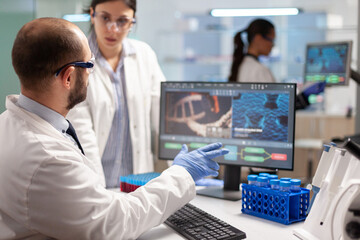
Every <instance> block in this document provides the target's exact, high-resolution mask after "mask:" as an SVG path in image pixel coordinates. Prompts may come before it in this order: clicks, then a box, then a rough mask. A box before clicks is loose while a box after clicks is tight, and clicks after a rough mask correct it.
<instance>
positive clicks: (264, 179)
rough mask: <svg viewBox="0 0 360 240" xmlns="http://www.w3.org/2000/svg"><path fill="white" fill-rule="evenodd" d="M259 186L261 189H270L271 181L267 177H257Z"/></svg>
mask: <svg viewBox="0 0 360 240" xmlns="http://www.w3.org/2000/svg"><path fill="white" fill-rule="evenodd" d="M257 184H258V186H259V187H268V186H269V179H268V178H267V177H262V176H259V177H257Z"/></svg>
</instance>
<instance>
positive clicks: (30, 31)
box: [12, 18, 84, 92]
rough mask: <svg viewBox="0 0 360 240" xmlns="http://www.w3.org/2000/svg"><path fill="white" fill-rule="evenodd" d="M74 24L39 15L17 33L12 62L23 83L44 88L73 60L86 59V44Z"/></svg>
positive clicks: (26, 85)
mask: <svg viewBox="0 0 360 240" xmlns="http://www.w3.org/2000/svg"><path fill="white" fill-rule="evenodd" d="M71 25H72V23H70V22H68V21H66V20H63V19H58V18H39V19H36V20H34V21H33V22H30V23H28V24H25V25H24V26H23V27H22V28H21V29H20V31H19V32H18V34H17V36H16V39H15V41H14V45H13V49H12V64H13V66H14V69H15V72H16V74H17V75H18V77H19V79H20V82H21V85H22V86H23V87H24V88H25V89H28V90H32V91H38V92H41V91H44V90H47V89H48V87H49V85H50V84H51V81H50V80H51V79H52V77H53V79H54V80H55V72H56V70H58V69H59V68H60V67H61V66H63V65H65V64H66V63H69V62H73V61H83V59H82V58H83V57H84V46H83V44H82V42H81V39H80V37H79V36H78V35H77V34H76V33H75V32H74V30H73V27H72V26H71Z"/></svg>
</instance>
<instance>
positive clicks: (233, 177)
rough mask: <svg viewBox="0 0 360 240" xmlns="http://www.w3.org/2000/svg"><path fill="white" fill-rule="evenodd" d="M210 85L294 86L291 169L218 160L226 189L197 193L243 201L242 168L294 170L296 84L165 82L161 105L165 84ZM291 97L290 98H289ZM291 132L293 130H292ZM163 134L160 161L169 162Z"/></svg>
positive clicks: (204, 190)
mask: <svg viewBox="0 0 360 240" xmlns="http://www.w3.org/2000/svg"><path fill="white" fill-rule="evenodd" d="M198 83H199V84H205V85H206V84H209V85H211V86H217V84H219V87H220V86H223V85H224V84H230V85H232V86H234V87H236V86H237V85H248V86H250V85H254V86H261V85H263V84H266V85H280V86H281V85H283V86H292V89H293V90H291V91H293V92H292V93H293V99H289V101H292V102H293V106H291V105H289V108H292V112H289V113H288V114H293V115H292V119H293V125H292V128H293V129H292V133H291V134H292V135H291V142H292V147H291V160H292V162H291V167H286V168H282V167H275V168H274V167H268V166H254V165H245V164H238V163H236V164H231V163H229V162H226V161H218V160H216V161H217V162H218V163H219V164H222V165H225V172H224V187H209V188H205V189H201V190H198V191H197V194H199V195H205V196H211V197H215V198H221V199H227V200H232V201H236V200H239V199H241V192H240V191H239V185H240V180H241V167H242V166H247V167H260V168H265V169H272V170H275V171H277V170H279V169H282V170H293V168H294V138H295V97H296V84H292V83H214V82H209V83H206V82H164V83H162V84H161V93H162V94H161V103H160V104H165V103H164V101H165V99H164V98H165V96H164V95H165V94H163V93H164V84H179V85H181V84H183V85H189V84H198ZM254 90H260V89H254ZM289 97H290V96H289ZM164 108H165V107H164V106H162V105H160V109H161V115H164V116H160V121H159V123H160V125H159V129H160V132H161V131H162V129H161V128H162V127H163V126H162V125H164V122H162V121H165V120H164V117H165V112H163V111H165V110H164ZM290 131H291V129H290ZM160 138H161V134H159V159H164V160H168V159H169V158H168V157H163V156H162V155H161V154H160V153H161V142H162V141H161V139H160ZM239 141H240V140H239ZM211 142H214V141H213V140H211V141H209V142H208V143H211Z"/></svg>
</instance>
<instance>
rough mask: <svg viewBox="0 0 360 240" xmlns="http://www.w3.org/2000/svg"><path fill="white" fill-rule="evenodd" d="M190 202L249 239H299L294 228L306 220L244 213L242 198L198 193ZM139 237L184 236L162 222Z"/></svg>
mask: <svg viewBox="0 0 360 240" xmlns="http://www.w3.org/2000/svg"><path fill="white" fill-rule="evenodd" d="M190 203H191V204H193V205H195V206H197V207H199V208H201V209H203V210H205V211H207V212H208V213H210V214H212V215H214V216H216V217H218V218H220V219H221V220H223V221H225V222H227V223H229V224H230V225H233V226H234V227H236V228H238V229H240V230H241V231H243V232H245V233H246V237H247V238H246V239H249V240H260V239H277V240H282V239H283V240H289V239H290V240H291V239H294V240H295V239H297V240H299V239H298V238H297V237H295V236H294V235H293V233H292V230H293V229H296V228H301V227H302V225H303V224H304V222H299V223H293V224H290V225H283V224H280V223H276V222H272V221H268V220H265V219H262V218H258V217H254V216H251V215H247V214H242V213H241V200H240V201H236V202H234V201H228V200H221V199H216V198H210V197H205V196H199V195H197V196H196V197H195V199H194V200H192V201H191V202H190ZM138 239H143V240H155V239H156V240H161V239H164V240H165V239H166V240H169V239H171V240H173V239H174V240H175V239H184V238H183V237H182V236H181V235H179V234H178V233H176V232H175V231H174V230H172V229H171V228H170V227H168V226H166V225H165V224H161V225H160V226H157V227H155V228H152V229H151V230H149V231H147V232H145V233H144V234H143V235H141V236H140V237H139V238H138Z"/></svg>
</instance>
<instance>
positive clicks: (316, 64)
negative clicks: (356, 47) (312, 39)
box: [304, 41, 352, 86]
mask: <svg viewBox="0 0 360 240" xmlns="http://www.w3.org/2000/svg"><path fill="white" fill-rule="evenodd" d="M351 48H352V42H351V41H343V42H321V43H309V44H307V46H306V59H305V73H304V82H305V83H307V82H319V81H326V85H327V86H331V85H340V86H344V85H348V84H349V79H350V65H351Z"/></svg>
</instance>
